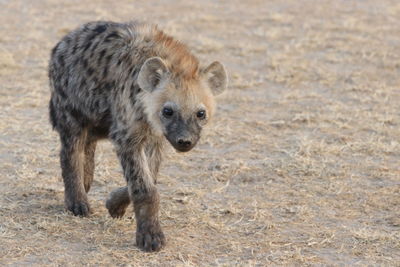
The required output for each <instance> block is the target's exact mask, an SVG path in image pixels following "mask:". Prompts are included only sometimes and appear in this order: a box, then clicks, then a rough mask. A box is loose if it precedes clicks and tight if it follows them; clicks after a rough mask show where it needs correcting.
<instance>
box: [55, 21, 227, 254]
mask: <svg viewBox="0 0 400 267" xmlns="http://www.w3.org/2000/svg"><path fill="white" fill-rule="evenodd" d="M49 78H50V88H51V100H50V104H49V110H50V120H51V123H52V125H53V127H54V129H55V130H57V131H58V133H59V134H60V140H61V153H60V158H61V168H62V176H63V180H64V185H65V205H66V208H67V209H68V210H70V211H71V212H73V214H75V215H80V216H87V215H88V214H89V213H90V206H89V202H88V199H87V195H86V193H87V192H88V191H89V189H90V186H91V183H92V181H93V173H94V154H95V149H96V142H97V140H99V139H102V138H109V139H110V140H111V141H112V142H113V143H114V145H115V147H116V151H117V155H118V157H119V159H120V162H121V165H122V168H123V172H124V176H125V179H126V181H127V187H123V188H119V189H116V190H115V191H113V192H112V193H111V195H110V198H109V199H108V200H107V203H106V206H107V208H108V210H109V212H110V214H111V216H113V217H120V216H122V215H123V214H124V213H125V210H126V207H127V206H128V205H129V203H131V202H133V204H134V210H135V215H136V220H137V233H136V241H137V245H138V246H139V247H141V248H143V249H144V250H146V251H157V250H159V249H160V248H161V247H162V246H163V245H164V244H165V237H164V235H163V233H162V230H161V227H160V223H159V220H158V209H159V194H158V192H157V189H156V186H155V184H156V178H157V173H158V170H159V167H160V164H161V160H162V151H163V145H164V143H165V140H168V141H169V142H170V143H171V145H172V146H174V147H175V148H176V149H177V150H178V151H189V150H190V149H191V148H193V147H194V145H195V144H196V142H197V140H198V139H199V138H200V133H201V129H202V127H203V126H204V125H205V124H206V122H207V121H208V120H209V119H210V118H211V116H212V114H213V110H214V99H213V98H214V95H216V94H219V93H220V92H222V91H223V90H224V89H225V87H226V72H225V70H224V67H223V66H222V65H221V64H220V63H218V62H214V63H212V64H211V65H210V66H208V67H206V68H201V67H200V66H199V62H198V60H197V58H196V57H194V56H193V55H192V54H191V53H190V52H189V50H188V49H187V47H186V46H185V45H183V44H182V43H180V42H178V41H176V40H175V39H173V38H172V37H170V36H168V35H166V34H165V33H163V32H162V31H160V30H159V29H157V27H156V26H154V25H147V24H143V23H137V22H136V23H128V24H118V23H114V22H91V23H88V24H86V25H83V26H82V27H80V28H78V29H76V30H75V31H73V32H71V33H69V34H68V35H66V36H65V37H64V38H63V39H62V40H61V41H60V42H59V43H58V44H57V45H56V46H55V47H54V49H53V50H52V54H51V60H50V65H49Z"/></svg>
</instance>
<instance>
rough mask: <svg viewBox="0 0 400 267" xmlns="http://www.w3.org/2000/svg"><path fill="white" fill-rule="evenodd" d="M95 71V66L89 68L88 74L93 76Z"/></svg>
mask: <svg viewBox="0 0 400 267" xmlns="http://www.w3.org/2000/svg"><path fill="white" fill-rule="evenodd" d="M93 73H94V69H93V68H88V70H87V74H88V75H89V76H92V74H93Z"/></svg>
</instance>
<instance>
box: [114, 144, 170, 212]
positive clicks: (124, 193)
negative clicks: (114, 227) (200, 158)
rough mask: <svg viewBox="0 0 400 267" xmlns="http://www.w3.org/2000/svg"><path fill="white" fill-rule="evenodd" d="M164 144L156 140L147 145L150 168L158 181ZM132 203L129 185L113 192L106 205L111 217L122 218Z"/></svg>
mask: <svg viewBox="0 0 400 267" xmlns="http://www.w3.org/2000/svg"><path fill="white" fill-rule="evenodd" d="M162 146H163V144H162V143H161V142H157V141H156V142H154V143H153V144H148V145H147V146H146V156H147V161H148V163H149V168H150V171H151V174H152V177H153V179H154V183H156V182H157V180H156V179H157V175H158V170H159V169H160V165H161V160H162ZM130 203H131V200H130V197H129V190H128V186H124V187H120V188H118V189H115V190H114V191H112V192H111V194H110V196H109V198H108V199H107V202H106V207H107V209H108V212H109V213H110V215H111V217H113V218H121V217H122V216H124V214H125V212H126V209H127V208H128V206H129V204H130Z"/></svg>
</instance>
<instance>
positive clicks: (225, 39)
mask: <svg viewBox="0 0 400 267" xmlns="http://www.w3.org/2000/svg"><path fill="white" fill-rule="evenodd" d="M141 2H142V3H141ZM141 2H137V3H135V2H134V1H128V0H124V1H57V0H40V1H28V0H25V1H22V0H14V1H8V0H2V1H1V0H0V25H1V27H0V265H8V264H10V265H12V266H21V265H35V266H43V265H94V266H102V265H104V266H107V265H123V266H210V265H212V266H264V265H267V266H270V265H286V266H287V265H321V264H323V265H325V264H326V265H342V266H343V265H375V266H377V265H386V266H395V265H397V266H399V262H400V167H399V166H400V165H399V163H400V144H399V142H400V108H399V106H400V89H399V86H400V50H399V47H400V5H399V3H398V2H397V1H395V0H392V1H391V0H384V1H383V0H382V1H374V0H366V1H356V0H349V1H333V0H332V1H327V0H324V1H319V0H318V1H317V0H310V1H308V0H301V1H299V0H290V1H289V0H287V1H277V0H276V1H275V0H274V1H261V0H260V1H222V2H221V1H217V2H216V1H159V2H155V1H141ZM99 19H106V20H116V21H128V20H130V19H142V20H147V21H152V22H156V23H158V24H159V25H160V26H161V27H162V28H164V29H166V31H167V32H169V33H171V34H173V35H175V36H176V37H177V38H179V39H180V40H182V41H184V42H186V43H187V44H188V45H189V46H190V47H191V48H192V49H193V51H194V52H195V53H196V54H197V55H198V56H199V57H200V58H201V59H202V60H203V61H204V62H205V63H210V62H211V61H212V60H216V59H218V60H221V61H222V62H224V63H225V65H226V66H227V69H228V71H229V76H230V88H229V93H226V94H225V95H223V96H222V97H220V98H219V108H218V114H217V115H216V118H215V120H214V122H213V124H212V126H211V127H210V128H209V130H208V131H207V132H206V133H205V135H204V136H203V138H202V140H201V142H200V144H199V145H198V147H197V148H196V149H194V151H192V152H190V153H188V154H177V153H175V152H174V151H173V150H172V149H169V150H168V151H169V152H170V153H169V154H168V156H167V159H166V161H165V162H164V165H163V168H162V170H161V174H160V178H159V181H160V185H159V188H160V193H161V199H162V200H161V221H162V225H163V228H164V231H165V234H166V236H167V238H168V245H167V247H166V248H165V249H164V250H162V251H161V252H159V253H154V254H149V253H143V252H141V251H139V250H138V249H137V247H136V246H135V242H134V234H135V224H134V219H133V218H132V212H130V213H129V214H128V215H127V216H126V217H124V218H123V219H120V220H113V219H111V218H110V216H109V215H108V214H107V211H106V209H105V207H104V201H105V199H106V197H107V195H108V193H109V192H110V191H111V190H112V189H114V188H116V187H117V186H121V185H123V184H124V179H123V178H122V174H121V170H120V166H119V163H118V161H117V159H116V157H115V155H114V152H113V148H112V146H111V144H109V143H108V142H103V143H101V144H100V146H99V149H98V153H97V155H96V174H95V175H96V177H95V183H94V185H93V189H92V191H91V192H90V194H89V198H90V203H91V205H92V207H93V210H94V213H93V214H92V215H91V216H90V217H89V218H77V217H74V216H72V215H71V214H69V213H66V212H65V211H64V207H63V186H62V180H61V175H60V168H59V159H58V151H59V141H58V137H57V134H56V133H55V132H53V131H52V130H51V127H50V125H49V123H48V112H47V102H48V99H49V88H48V80H47V61H48V58H49V54H50V50H51V48H52V47H53V46H54V45H55V43H56V42H57V41H58V40H59V39H60V38H61V37H62V36H63V35H64V34H65V33H66V32H68V31H69V30H71V29H73V28H74V27H76V26H78V25H79V24H81V23H84V22H86V21H91V20H99Z"/></svg>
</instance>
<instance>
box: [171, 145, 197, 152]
mask: <svg viewBox="0 0 400 267" xmlns="http://www.w3.org/2000/svg"><path fill="white" fill-rule="evenodd" d="M172 146H173V147H174V148H175V150H176V151H177V152H180V153H183V152H188V151H190V150H192V148H193V147H194V146H191V147H180V146H174V145H172Z"/></svg>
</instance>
